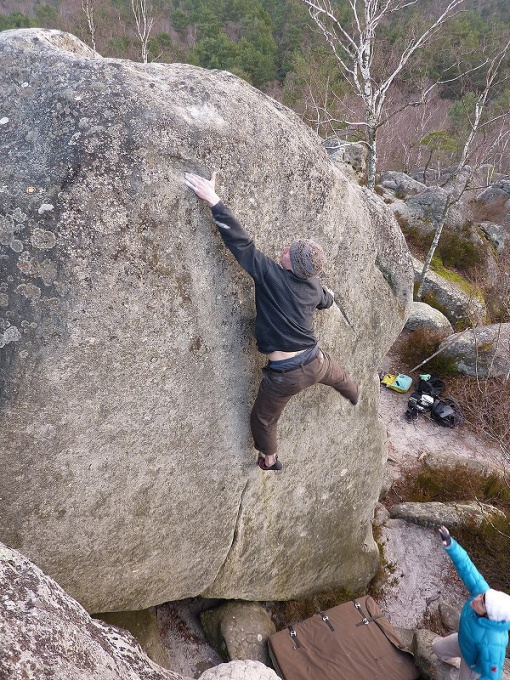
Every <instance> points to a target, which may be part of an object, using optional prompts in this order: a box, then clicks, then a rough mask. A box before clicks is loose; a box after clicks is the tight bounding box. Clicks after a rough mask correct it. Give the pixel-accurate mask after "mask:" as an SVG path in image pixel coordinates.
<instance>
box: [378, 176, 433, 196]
mask: <svg viewBox="0 0 510 680" xmlns="http://www.w3.org/2000/svg"><path fill="white" fill-rule="evenodd" d="M377 186H378V187H380V188H381V189H383V190H385V191H388V192H391V193H392V194H394V195H395V196H396V197H398V198H400V199H403V198H407V197H409V196H415V195H416V194H420V193H421V192H422V191H425V189H426V188H427V187H426V185H425V184H422V182H418V181H416V180H415V179H413V178H412V177H410V176H409V175H407V174H406V173H405V172H396V171H395V170H387V171H385V172H382V173H381V175H380V177H379V179H378V182H377Z"/></svg>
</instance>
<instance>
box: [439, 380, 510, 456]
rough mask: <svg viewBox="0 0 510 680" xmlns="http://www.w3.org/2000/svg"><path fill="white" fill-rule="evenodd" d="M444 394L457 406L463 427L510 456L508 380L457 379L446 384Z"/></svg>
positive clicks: (509, 384) (509, 386) (509, 382)
mask: <svg viewBox="0 0 510 680" xmlns="http://www.w3.org/2000/svg"><path fill="white" fill-rule="evenodd" d="M448 391H449V393H450V394H451V396H452V397H453V398H454V399H455V400H456V401H457V402H458V403H459V404H460V407H461V410H462V414H463V416H464V418H465V421H466V424H467V425H468V426H469V427H470V428H471V429H472V430H473V431H474V432H475V433H476V434H479V435H483V436H484V437H487V438H488V439H490V440H491V441H493V442H496V443H497V444H498V445H499V446H500V448H501V449H502V451H503V452H504V453H506V454H507V456H508V455H510V420H509V418H508V414H509V413H510V381H508V380H504V379H503V378H488V379H486V380H480V379H477V378H470V377H467V376H463V377H460V376H459V377H458V378H456V379H453V380H451V381H450V382H449V383H448Z"/></svg>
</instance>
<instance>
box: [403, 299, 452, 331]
mask: <svg viewBox="0 0 510 680" xmlns="http://www.w3.org/2000/svg"><path fill="white" fill-rule="evenodd" d="M405 328H406V329H407V330H408V331H415V330H416V329H417V328H425V329H427V330H429V331H434V332H437V333H438V335H441V336H442V337H447V336H449V335H451V334H452V333H453V328H452V325H451V323H450V322H449V321H448V319H447V318H446V316H445V315H444V314H443V313H442V312H440V311H439V309H436V308H435V307H431V306H430V305H427V304H426V303H425V302H413V304H412V306H411V311H410V313H409V318H408V319H407V321H406V325H405Z"/></svg>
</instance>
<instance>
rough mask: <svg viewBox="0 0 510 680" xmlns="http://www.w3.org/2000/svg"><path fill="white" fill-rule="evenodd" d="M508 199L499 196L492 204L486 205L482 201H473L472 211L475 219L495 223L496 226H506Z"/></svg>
mask: <svg viewBox="0 0 510 680" xmlns="http://www.w3.org/2000/svg"><path fill="white" fill-rule="evenodd" d="M507 200H508V199H507V197H506V196H503V195H502V196H498V197H497V198H496V199H495V200H494V201H491V203H484V202H482V201H476V200H475V201H473V202H472V203H471V210H472V213H473V217H474V218H475V220H477V221H478V222H495V223H496V224H504V223H505V220H506V219H507V218H508V207H507V205H506V204H507Z"/></svg>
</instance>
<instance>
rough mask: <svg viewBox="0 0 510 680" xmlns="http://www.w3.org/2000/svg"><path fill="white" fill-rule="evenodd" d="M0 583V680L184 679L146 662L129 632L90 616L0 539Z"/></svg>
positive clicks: (53, 582) (147, 660)
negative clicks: (29, 679) (0, 602)
mask: <svg viewBox="0 0 510 680" xmlns="http://www.w3.org/2000/svg"><path fill="white" fill-rule="evenodd" d="M0 588H1V593H2V606H1V607H0V637H1V639H2V648H1V652H0V677H1V678H2V679H3V680H18V679H19V678H52V679H53V680H121V679H122V680H186V678H183V677H182V676H181V675H178V674H177V673H174V672H173V671H171V670H166V669H164V668H161V667H160V666H158V665H157V664H155V663H154V662H152V661H151V660H150V659H149V657H148V656H146V655H145V654H144V652H142V649H141V648H140V647H139V645H138V643H137V642H136V641H135V639H134V638H133V637H132V636H131V634H130V633H128V632H126V631H124V630H121V629H120V628H115V627H114V626H109V625H107V624H106V623H103V622H102V621H97V620H94V619H92V618H91V617H90V616H89V615H88V614H87V612H86V611H85V610H84V609H83V607H82V606H81V605H79V604H78V603H77V602H76V601H75V600H73V599H72V598H71V597H69V595H67V594H66V593H65V592H64V591H63V590H62V588H61V587H60V586H59V585H58V584H57V583H55V581H53V579H51V578H49V577H48V576H47V575H46V574H44V573H43V572H42V571H41V570H40V569H39V568H38V567H36V566H35V565H34V564H32V563H31V562H30V561H29V560H28V559H27V558H26V557H24V556H23V555H21V554H20V553H19V552H17V551H16V550H11V549H10V548H8V547H7V546H5V545H3V544H1V543H0ZM188 680H189V679H188Z"/></svg>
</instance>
